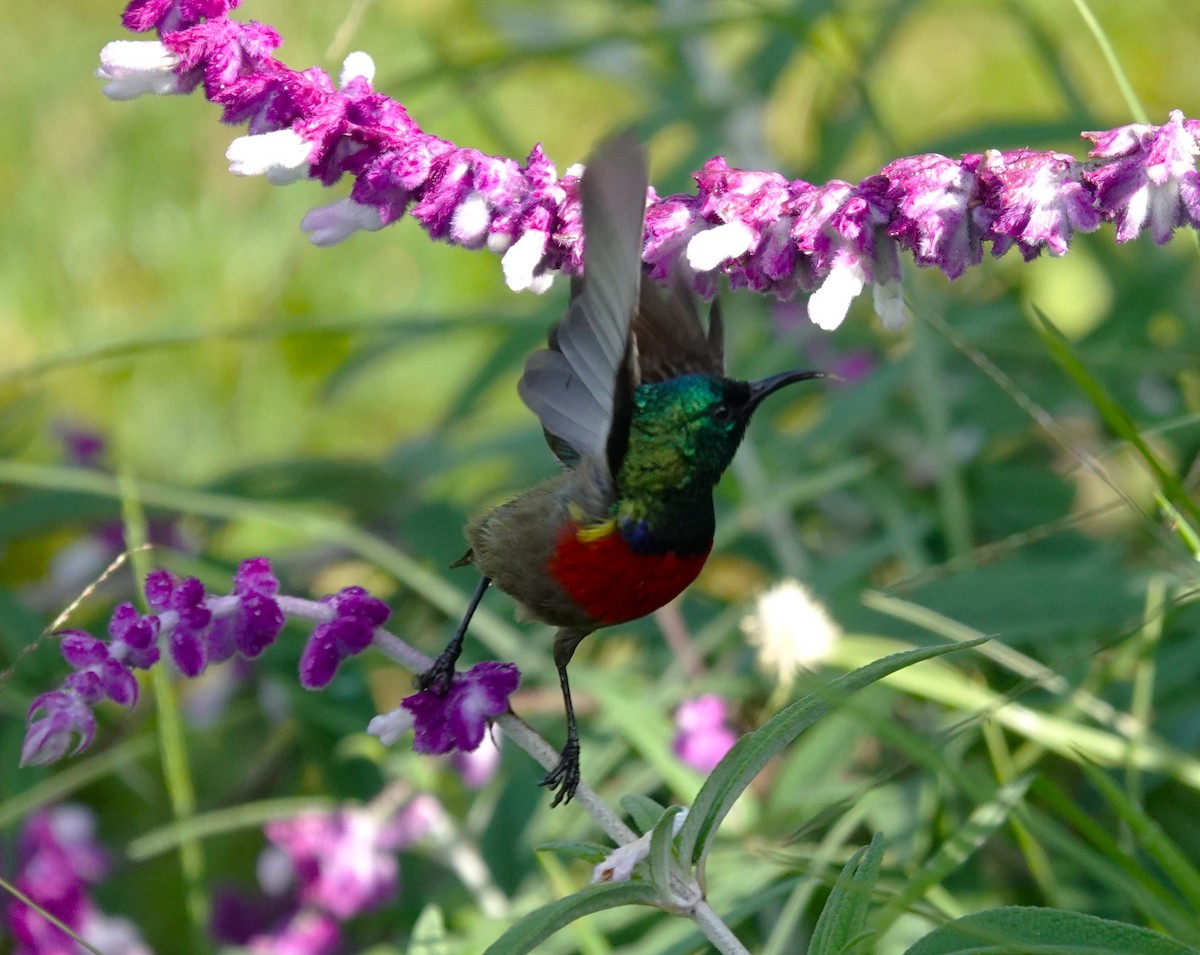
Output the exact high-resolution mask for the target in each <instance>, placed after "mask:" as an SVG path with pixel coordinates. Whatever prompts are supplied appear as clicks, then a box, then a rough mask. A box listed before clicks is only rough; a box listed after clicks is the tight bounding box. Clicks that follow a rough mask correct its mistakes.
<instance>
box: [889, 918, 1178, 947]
mask: <svg viewBox="0 0 1200 955" xmlns="http://www.w3.org/2000/svg"><path fill="white" fill-rule="evenodd" d="M967 953H970V955H1105V953H1110V955H1197V949H1194V948H1192V947H1191V946H1189V945H1184V944H1183V943H1182V942H1176V941H1175V940H1174V939H1171V938H1168V937H1167V936H1165V935H1160V934H1158V932H1151V931H1150V930H1149V929H1145V928H1139V927H1137V926H1136V925H1128V924H1126V923H1125V922H1113V921H1110V920H1109V919H1101V918H1096V917H1095V916H1094V915H1082V914H1080V913H1078V912H1064V911H1062V910H1061V909H1036V908H1024V907H1017V906H1013V907H1009V908H999V909H990V910H989V911H987V912H978V913H976V914H975V915H968V916H965V917H964V918H961V919H955V920H954V921H953V922H950V923H949V924H948V925H943V926H942V927H941V928H939V929H936V930H934V931H933V932H930V933H929V934H928V935H926V936H925V937H924V938H923V939H921V940H920V941H919V942H917V944H915V945H913V946H912V947H911V948H910V949H909V950H908V951H907V952H905V953H904V955H967Z"/></svg>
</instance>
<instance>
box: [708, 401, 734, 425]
mask: <svg viewBox="0 0 1200 955" xmlns="http://www.w3.org/2000/svg"><path fill="white" fill-rule="evenodd" d="M712 416H713V420H714V421H719V422H720V423H721V424H728V423H729V422H730V421H732V420H733V409H732V408H730V407H729V405H727V404H726V403H725V402H723V401H722V402H721V403H720V404H719V405H717V406H716V407H715V408H713V410H712Z"/></svg>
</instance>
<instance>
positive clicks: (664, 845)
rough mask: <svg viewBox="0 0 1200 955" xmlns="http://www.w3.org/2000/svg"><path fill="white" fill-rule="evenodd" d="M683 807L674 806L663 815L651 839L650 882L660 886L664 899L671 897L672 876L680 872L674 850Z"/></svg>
mask: <svg viewBox="0 0 1200 955" xmlns="http://www.w3.org/2000/svg"><path fill="white" fill-rule="evenodd" d="M681 812H683V806H672V807H671V808H670V809H668V810H667V811H666V812H664V813H663V814H662V818H661V819H659V820H658V824H657V825H656V826H655V827H654V834H653V835H652V836H651V837H650V856H649V862H650V881H651V882H653V883H654V884H655V885H656V886H658V888H659V891H660V892H661V893H662V897H663V898H664V899H666V898H670V897H671V876H672V875H674V874H675V872H676V871H677V870H678V868H679V865H678V863H677V862H675V860H674V857H673V853H672V850H673V848H674V845H675V817H676V816H678V815H679V814H680V813H681Z"/></svg>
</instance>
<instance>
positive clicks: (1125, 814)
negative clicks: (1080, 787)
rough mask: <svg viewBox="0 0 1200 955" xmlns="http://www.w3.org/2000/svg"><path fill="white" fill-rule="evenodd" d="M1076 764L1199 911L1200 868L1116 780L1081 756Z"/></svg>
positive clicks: (1192, 905) (1146, 850)
mask: <svg viewBox="0 0 1200 955" xmlns="http://www.w3.org/2000/svg"><path fill="white" fill-rule="evenodd" d="M1079 768H1080V769H1082V770H1083V771H1084V772H1085V773H1087V777H1088V779H1090V780H1091V782H1092V785H1093V786H1095V787H1096V788H1097V789H1098V790H1100V795H1102V796H1103V797H1104V799H1105V800H1106V801H1107V802H1108V804H1109V805H1110V806H1111V807H1112V808H1113V811H1114V812H1116V814H1117V815H1118V816H1120V817H1121V820H1122V821H1123V822H1124V823H1125V825H1127V826H1128V827H1129V831H1130V832H1131V833H1132V834H1133V837H1134V840H1135V841H1136V842H1137V845H1138V846H1139V847H1140V848H1141V849H1142V851H1144V852H1145V853H1147V854H1148V855H1149V856H1150V857H1151V858H1153V859H1154V860H1155V861H1156V862H1157V863H1158V864H1159V865H1160V866H1162V869H1163V871H1164V872H1165V873H1167V875H1169V876H1170V877H1171V879H1172V880H1173V881H1174V883H1175V885H1176V887H1177V888H1178V889H1179V891H1180V893H1181V894H1182V895H1183V896H1184V897H1185V898H1186V899H1187V902H1188V905H1189V906H1190V907H1191V908H1192V910H1193V911H1200V872H1197V871H1196V867H1195V866H1194V865H1192V862H1191V860H1190V859H1188V857H1187V856H1186V855H1185V854H1184V853H1183V852H1182V851H1181V850H1180V848H1179V846H1177V845H1176V844H1175V843H1174V842H1172V841H1171V839H1170V837H1169V836H1167V834H1166V833H1165V832H1164V831H1163V829H1162V827H1161V826H1160V825H1159V824H1158V823H1157V822H1155V821H1154V819H1152V818H1151V817H1150V816H1149V815H1147V813H1146V811H1145V809H1143V808H1142V807H1141V806H1139V805H1137V804H1136V803H1135V802H1134V801H1133V800H1132V799H1130V798H1129V796H1128V795H1127V794H1126V793H1124V792H1123V791H1122V790H1121V788H1120V787H1119V786H1117V784H1116V783H1114V782H1113V781H1112V780H1111V779H1109V778H1108V776H1107V775H1106V774H1105V773H1104V772H1103V770H1101V769H1099V768H1098V767H1096V766H1093V765H1092V764H1091V763H1089V762H1087V761H1084V760H1081V761H1080V762H1079Z"/></svg>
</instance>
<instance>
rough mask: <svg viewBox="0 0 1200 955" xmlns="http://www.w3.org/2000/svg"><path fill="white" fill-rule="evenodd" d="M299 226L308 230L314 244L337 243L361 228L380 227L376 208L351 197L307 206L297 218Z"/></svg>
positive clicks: (368, 229)
mask: <svg viewBox="0 0 1200 955" xmlns="http://www.w3.org/2000/svg"><path fill="white" fill-rule="evenodd" d="M300 228H301V229H303V230H304V231H305V232H307V233H308V241H309V242H311V243H312V244H313V245H337V243H339V242H341V241H342V240H343V239H346V238H348V237H349V236H351V235H353V234H354V233H355V232H358V231H359V230H360V229H361V230H363V231H365V232H378V231H379V230H380V229H382V228H383V223H382V222H380V221H379V210H378V209H376V208H375V207H374V206H367V205H363V204H362V203H361V202H355V201H354V200H353V199H339V200H338V201H337V202H331V203H330V204H329V205H327V206H317V207H316V208H315V209H310V210H309V211H308V214H307V215H306V216H305V217H304V218H303V219H302V220H300Z"/></svg>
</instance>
